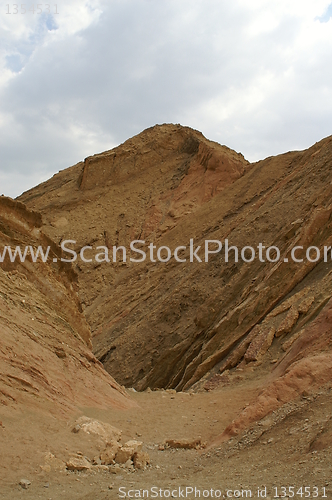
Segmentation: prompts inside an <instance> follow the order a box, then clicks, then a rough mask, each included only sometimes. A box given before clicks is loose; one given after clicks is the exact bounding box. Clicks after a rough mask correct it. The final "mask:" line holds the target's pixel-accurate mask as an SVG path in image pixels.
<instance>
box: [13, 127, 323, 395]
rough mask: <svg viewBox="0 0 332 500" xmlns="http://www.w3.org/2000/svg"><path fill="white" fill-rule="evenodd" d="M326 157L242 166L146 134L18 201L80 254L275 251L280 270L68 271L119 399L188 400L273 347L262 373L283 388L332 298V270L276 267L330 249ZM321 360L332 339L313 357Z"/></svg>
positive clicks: (169, 135) (164, 267)
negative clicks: (123, 389)
mask: <svg viewBox="0 0 332 500" xmlns="http://www.w3.org/2000/svg"><path fill="white" fill-rule="evenodd" d="M331 153H332V139H331V138H327V139H324V140H323V141H321V142H320V143H318V144H316V145H314V146H313V147H311V148H310V149H309V150H306V151H302V152H291V153H286V154H284V155H280V156H278V157H271V158H267V159H266V160H263V161H260V162H257V163H255V164H249V163H248V162H247V161H246V160H245V159H244V158H243V156H242V155H240V154H237V153H235V152H234V151H231V150H229V149H228V148H226V147H225V146H220V145H218V144H216V143H212V142H210V141H208V140H207V139H205V138H204V137H203V136H202V135H201V134H200V133H199V132H197V131H195V130H191V129H189V128H186V127H181V126H179V125H176V126H174V125H162V126H155V127H153V128H151V129H148V130H146V131H144V132H142V133H141V134H139V135H138V136H136V137H134V138H132V139H130V140H128V141H126V142H125V143H124V144H123V145H121V146H119V147H117V148H115V149H114V150H111V151H108V152H106V153H102V154H99V155H95V156H93V157H90V158H87V159H86V160H85V161H84V163H79V164H77V165H75V166H74V167H71V168H69V169H67V170H65V171H62V172H60V173H59V174H57V175H55V176H54V177H53V178H52V179H51V180H50V181H47V182H46V183H43V184H42V185H40V186H38V187H37V188H35V189H33V190H31V191H29V192H27V193H25V194H24V195H23V196H22V197H21V200H22V201H24V202H25V203H26V204H27V205H28V206H29V207H31V208H33V209H35V210H38V211H40V212H41V213H42V215H43V230H44V231H45V232H46V233H47V234H48V235H49V236H50V237H52V238H53V239H55V240H56V241H57V242H59V243H60V242H61V241H62V240H64V239H71V240H75V241H76V242H77V243H76V249H77V250H79V249H80V248H82V247H83V246H85V245H90V246H93V247H97V246H98V245H104V246H106V247H108V248H110V249H111V247H112V246H113V245H124V246H126V247H127V248H128V247H129V243H130V241H131V240H133V239H139V240H144V241H146V244H148V243H150V242H153V243H154V244H155V245H156V246H157V248H158V247H159V246H162V245H167V246H168V247H170V248H171V249H174V248H176V247H177V246H179V245H187V250H186V251H184V256H185V255H187V256H188V248H189V240H190V239H191V238H192V239H193V240H194V242H195V247H196V246H197V245H201V246H202V247H203V248H204V240H206V239H210V240H220V241H224V240H225V238H228V240H229V242H230V245H237V246H238V247H239V248H240V249H241V248H243V247H244V246H246V245H250V246H252V247H255V248H256V247H257V245H258V244H259V243H262V244H263V245H264V246H266V247H268V246H270V245H276V246H278V248H279V249H280V253H281V260H280V261H279V262H277V263H272V262H268V261H266V260H265V262H260V261H259V260H258V259H256V260H255V261H253V262H251V263H245V262H242V261H241V260H240V261H239V262H238V263H235V262H232V261H230V262H229V263H225V262H224V261H223V260H222V258H221V255H219V254H216V255H211V256H210V259H209V262H202V263H200V262H197V261H196V262H193V263H191V262H188V260H189V259H187V262H186V263H178V262H175V261H174V259H172V260H171V261H169V262H168V263H161V262H156V263H151V262H148V261H146V262H144V263H133V262H128V260H127V262H117V263H113V262H110V263H105V262H104V263H96V262H95V261H93V262H91V263H84V262H81V261H77V263H76V271H77V273H78V285H79V296H80V301H81V303H82V306H83V308H84V314H85V317H86V319H87V321H88V323H89V325H90V326H91V330H92V341H93V350H94V352H95V354H96V356H97V357H98V358H99V359H100V360H101V361H102V362H103V364H104V366H105V368H106V369H107V370H108V371H109V373H111V374H112V375H113V376H114V377H115V379H116V380H118V381H119V382H120V383H122V384H124V385H125V386H127V387H130V386H134V387H135V388H136V389H139V390H142V389H146V388H147V387H151V388H154V387H169V388H176V389H178V390H181V389H186V388H189V387H191V386H193V384H195V383H197V382H199V381H200V380H202V377H205V380H207V379H209V378H211V377H212V376H213V375H214V374H215V373H217V372H218V371H219V370H221V371H223V370H226V369H229V368H234V367H235V366H236V365H238V364H239V363H240V362H241V361H242V360H243V359H245V365H247V364H250V363H251V364H252V363H255V362H257V359H258V357H259V356H261V357H263V358H264V354H265V352H266V351H267V350H268V348H269V346H270V344H271V343H272V348H273V349H275V351H276V352H275V356H274V357H275V359H274V361H275V363H274V364H273V365H271V372H272V374H275V375H276V376H280V375H281V373H283V372H282V370H285V369H286V368H287V366H288V364H292V363H293V362H294V360H295V359H300V358H301V356H302V354H303V356H307V355H308V353H307V352H306V353H305V351H304V350H303V349H302V348H301V346H302V344H303V342H304V340H303V339H304V338H305V336H306V335H307V331H308V330H307V329H306V328H305V327H307V326H308V325H309V324H310V322H311V321H312V320H313V319H314V318H315V317H316V316H317V315H318V314H319V312H320V311H321V309H322V307H323V306H324V305H325V304H326V303H327V302H328V300H329V298H330V297H331V293H330V289H331V286H330V283H331V275H330V270H331V264H330V262H328V263H324V262H308V261H305V262H303V263H295V262H292V261H291V259H289V261H288V262H284V258H285V257H286V256H287V258H288V257H289V253H290V250H291V248H292V247H293V246H295V245H303V246H304V247H309V246H311V245H316V246H318V247H320V248H322V246H323V245H328V244H331V242H332V240H331V220H330V214H331V211H332V198H331V195H332V184H331V182H332V155H331ZM200 256H201V258H202V254H200ZM136 257H137V256H136ZM194 260H195V259H194ZM203 260H204V257H203ZM285 325H286V326H285ZM271 332H272V338H271ZM273 332H275V335H274V334H273ZM298 332H301V334H300V335H299V336H298ZM267 337H268V338H267ZM295 337H298V338H297V340H296V341H295V340H294V339H295ZM255 339H256V340H255ZM266 339H267V340H266ZM273 339H274V340H273ZM291 339H293V340H294V342H295V344H294V346H293V347H291ZM254 340H255V343H254ZM286 340H287V341H288V340H289V342H288V344H286V342H285V341H286ZM272 341H273V342H272ZM241 342H242V344H240V343H241ZM263 344H264V345H265V348H264V346H263ZM262 346H263V347H262ZM285 346H288V348H287V349H285ZM247 349H249V351H248V353H247V354H246V351H247ZM264 349H265V352H263V351H264ZM290 349H292V351H291V353H293V352H295V350H296V352H297V355H296V356H295V357H294V355H292V354H291V353H289V352H288V351H289V350H290ZM321 349H323V351H324V350H325V349H329V342H328V339H326V342H325V344H324V346H323V345H320V346H318V345H317V344H314V345H312V352H311V354H314V353H316V350H318V352H320V350H321ZM259 350H260V352H258V351H259ZM285 352H286V354H285ZM283 357H285V358H284V360H283V362H282V364H280V366H279V361H280V360H281V358H283ZM287 363H288V364H287ZM282 367H283V368H282ZM326 376H327V375H326ZM216 383H218V377H214V378H213V379H212V382H211V384H210V385H209V386H207V387H210V388H211V387H213V386H214V385H215V384H216Z"/></svg>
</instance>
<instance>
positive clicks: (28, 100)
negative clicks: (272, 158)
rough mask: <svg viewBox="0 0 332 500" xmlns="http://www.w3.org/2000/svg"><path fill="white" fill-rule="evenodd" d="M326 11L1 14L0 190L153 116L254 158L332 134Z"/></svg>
mask: <svg viewBox="0 0 332 500" xmlns="http://www.w3.org/2000/svg"><path fill="white" fill-rule="evenodd" d="M329 9H330V7H329V1H324V0H318V1H317V2H312V1H311V0H304V1H301V2H300V1H298V0H294V1H292V2H287V1H286V0H279V1H278V2H275V1H272V0H271V1H267V0H253V1H251V2H248V1H247V0H235V1H234V2H229V3H224V2H220V0H181V2H178V1H175V0H167V1H163V2H154V1H150V0H112V2H106V1H102V0H101V1H97V0H96V1H90V2H82V1H78V0H77V1H76V0H67V2H64V1H62V2H58V11H59V14H58V15H57V16H55V15H54V16H53V21H52V23H53V24H52V23H51V21H50V20H48V21H47V19H46V18H45V19H44V21H43V22H41V21H40V20H39V23H38V22H37V20H36V19H37V18H36V15H35V17H33V15H32V14H30V17H28V14H26V15H25V17H24V16H23V15H22V16H21V17H20V18H19V17H16V18H15V19H16V21H15V19H14V18H12V19H11V20H6V19H5V20H3V18H4V16H2V17H1V22H0V37H1V40H3V41H4V42H5V43H3V44H2V47H4V48H3V49H2V51H1V52H0V70H1V69H3V72H1V77H0V98H1V102H2V104H1V106H0V148H1V158H2V160H1V167H0V183H1V184H0V191H4V192H6V193H8V194H11V195H17V194H19V193H20V192H21V191H22V190H23V189H26V188H27V182H26V180H27V179H29V176H30V179H31V184H30V186H32V185H34V183H35V182H36V179H37V178H39V177H43V178H44V177H45V176H46V177H47V176H48V175H52V173H54V172H55V171H58V170H59V169H62V168H65V167H66V166H69V165H70V164H73V163H76V162H77V161H79V160H81V159H83V158H84V156H87V155H89V154H94V153H96V152H98V151H102V150H104V149H109V148H111V147H112V146H114V145H115V144H116V143H119V142H121V141H123V140H125V139H126V138H128V137H130V136H132V135H133V134H136V133H138V132H140V131H141V130H142V129H144V128H145V127H149V126H151V125H154V124H155V123H163V122H175V123H182V124H185V125H189V126H192V127H194V128H197V129H199V130H202V132H203V133H204V134H205V135H206V136H207V137H209V138H211V139H214V140H217V141H219V142H221V143H223V144H227V145H228V146H230V147H233V148H234V149H236V150H240V151H242V153H243V154H244V155H245V156H246V157H247V158H249V159H250V160H256V159H258V158H261V157H264V156H268V155H271V154H277V153H281V152H284V151H285V150H288V149H294V148H304V147H307V146H309V145H310V144H312V143H314V142H315V141H317V140H319V139H321V138H323V137H324V136H326V135H329V134H331V133H332V123H331V116H332V109H331V108H332V95H331V94H332V70H331V69H330V66H331V65H330V61H331V59H332V30H331V23H332V20H327V13H328V12H329ZM7 17H9V16H7ZM23 17H24V19H23ZM15 22H16V24H15ZM47 23H48V24H47ZM52 27H53V28H52ZM50 28H52V29H50ZM55 28H56V29H55ZM15 54H16V56H17V57H18V56H19V57H20V58H21V59H15V57H16V56H15ZM8 56H13V58H12V59H8ZM9 63H10V64H12V68H11V69H10V68H8V64H9ZM20 63H21V64H22V69H21V70H20V71H17V69H16V70H15V67H14V66H15V64H16V65H17V64H18V65H19V64H20ZM10 64H9V65H10ZM6 68H7V69H6ZM38 176H39V177H38ZM13 178H14V179H16V182H13Z"/></svg>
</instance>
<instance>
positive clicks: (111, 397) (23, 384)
mask: <svg viewBox="0 0 332 500" xmlns="http://www.w3.org/2000/svg"><path fill="white" fill-rule="evenodd" d="M41 226H42V219H41V216H40V214H38V213H36V212H34V211H31V210H29V209H27V208H26V207H25V206H24V205H23V204H22V203H20V202H19V201H14V200H11V199H10V198H6V197H1V198H0V245H1V253H2V251H3V248H4V247H5V246H10V247H12V248H15V247H17V246H20V247H21V248H24V247H25V246H30V245H31V246H32V247H33V248H37V247H38V246H48V245H50V246H51V254H50V258H52V260H53V258H54V259H55V258H57V257H60V256H61V248H60V247H58V246H57V245H56V244H55V243H54V242H53V241H51V240H50V239H49V238H48V237H47V236H46V235H45V234H44V233H43V232H42V230H41ZM1 260H2V262H0V283H1V285H0V290H1V292H0V304H1V306H0V311H1V314H0V328H1V351H0V402H1V405H3V406H5V407H8V408H10V407H16V408H17V407H19V408H21V409H22V410H23V409H24V410H27V409H28V408H30V409H32V408H35V407H36V406H37V407H40V409H43V407H44V408H45V410H46V408H47V407H52V411H53V413H54V414H56V415H65V414H66V413H67V414H68V412H72V411H73V410H75V409H77V408H78V407H84V406H97V407H101V408H103V407H105V408H106V407H108V406H109V405H114V406H115V407H119V408H128V407H131V403H130V402H129V400H128V398H127V397H126V395H125V392H124V390H123V388H122V387H121V386H119V384H117V383H116V382H115V380H114V379H113V378H112V377H111V376H110V375H109V374H108V373H106V372H105V370H104V369H103V367H102V365H101V363H100V362H99V361H98V360H97V358H96V357H95V356H94V355H93V354H92V352H91V332H90V327H89V325H88V324H87V322H86V319H85V317H84V315H83V314H82V311H81V306H80V303H79V300H78V295H77V277H76V275H75V272H74V271H73V269H72V268H71V266H70V264H69V265H68V264H63V263H61V262H60V260H59V261H58V264H55V263H53V264H49V263H46V262H45V263H44V262H32V259H31V257H30V258H27V259H26V260H25V261H24V262H21V261H20V259H16V260H15V262H11V260H10V259H9V257H8V255H6V256H5V258H2V259H1Z"/></svg>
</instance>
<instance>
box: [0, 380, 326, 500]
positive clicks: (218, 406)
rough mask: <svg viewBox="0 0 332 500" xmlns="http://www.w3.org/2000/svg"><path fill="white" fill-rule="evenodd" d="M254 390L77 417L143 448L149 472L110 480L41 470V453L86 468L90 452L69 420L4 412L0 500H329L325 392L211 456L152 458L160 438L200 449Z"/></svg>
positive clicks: (243, 385)
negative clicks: (72, 459) (196, 443)
mask: <svg viewBox="0 0 332 500" xmlns="http://www.w3.org/2000/svg"><path fill="white" fill-rule="evenodd" d="M259 384H262V380H260V382H259V380H258V379H257V381H256V385H255V384H253V383H252V381H246V380H239V381H238V383H237V384H235V385H233V386H231V387H230V386H227V387H221V388H219V389H217V390H214V391H211V392H205V391H204V392H198V393H195V394H194V393H174V392H173V391H163V390H162V391H152V392H150V391H145V392H143V393H135V392H133V391H130V390H129V391H128V394H129V395H130V396H131V397H132V398H133V399H134V400H135V401H136V402H137V403H138V405H139V408H137V409H135V410H133V409H131V410H126V411H123V410H121V411H120V410H97V409H94V408H84V409H82V413H84V414H85V415H87V416H89V417H92V418H96V419H98V420H101V421H103V422H108V423H111V424H112V425H114V426H116V427H118V428H120V429H122V431H123V436H122V441H123V442H124V441H126V440H127V439H139V440H141V441H143V443H144V449H145V451H147V452H148V453H149V455H150V458H151V465H150V466H149V467H148V468H147V469H146V470H144V471H143V470H136V471H128V470H127V469H125V468H123V469H121V470H120V471H118V473H116V474H115V473H113V472H112V470H113V471H114V468H112V467H111V468H110V470H108V471H98V472H90V471H89V472H69V471H64V472H56V471H54V470H51V471H50V472H47V471H44V470H42V469H41V467H40V466H41V465H43V464H44V462H45V460H44V456H45V453H47V452H51V453H53V454H54V455H55V456H56V457H57V458H60V459H62V460H65V459H66V457H68V455H69V454H70V453H74V452H77V451H80V452H81V453H83V454H84V455H85V456H87V457H89V458H90V459H91V458H93V456H94V455H96V453H97V452H98V449H97V448H98V447H97V445H96V444H95V442H94V440H93V438H92V437H88V436H82V434H81V433H78V434H74V433H72V432H71V429H72V426H73V423H74V421H75V418H76V417H77V416H78V415H71V416H70V417H69V418H68V417H66V418H65V417H64V418H62V419H59V418H55V417H51V416H50V414H49V413H47V411H45V413H44V414H41V413H38V414H37V413H36V412H34V410H33V408H30V409H29V410H27V411H26V412H24V413H23V414H22V413H19V412H17V411H16V410H15V409H9V408H7V409H6V411H3V412H2V416H1V422H2V425H1V427H0V436H1V451H0V457H1V466H0V467H1V469H0V471H1V490H0V498H1V499H6V500H7V499H8V500H9V499H16V498H26V499H39V498H40V499H46V500H49V499H52V500H57V499H60V498H61V499H63V500H64V499H68V500H69V499H91V500H99V499H106V498H110V499H113V498H114V499H116V498H130V497H131V498H143V494H144V495H145V496H144V498H167V497H170V498H181V494H182V495H184V498H186V494H187V498H195V487H196V488H197V490H196V498H218V496H220V497H221V498H227V497H228V498H231V497H233V498H236V497H241V498H243V497H246V496H247V497H249V496H250V494H251V498H259V497H258V488H260V489H262V488H263V494H264V492H265V489H264V488H265V487H266V488H267V489H266V498H270V499H272V498H278V495H279V497H280V498H292V493H293V489H292V488H293V487H294V498H309V493H310V498H332V484H330V481H331V463H332V460H331V459H332V456H331V455H332V453H331V436H332V425H331V419H330V415H331V410H332V398H331V389H330V387H329V386H326V387H325V388H322V389H321V390H320V391H319V392H316V393H312V394H308V395H307V396H302V397H301V398H300V399H298V400H296V401H293V402H292V403H289V404H286V405H284V406H282V407H281V408H280V409H279V410H277V411H275V412H274V413H273V414H271V415H269V416H267V417H265V419H263V421H261V422H258V423H256V424H254V425H252V426H251V427H250V429H247V431H246V432H245V433H244V434H241V435H240V436H237V437H236V438H232V439H231V440H230V441H227V442H225V443H223V444H222V445H221V446H219V447H218V448H211V449H210V448H206V449H203V450H182V449H179V450H172V449H166V450H164V451H161V450H159V449H158V446H159V445H160V444H161V443H163V442H164V441H165V439H168V438H190V439H195V438H198V437H201V439H202V441H206V442H207V443H210V442H211V441H213V439H215V437H216V436H218V435H219V434H221V433H222V431H223V430H224V429H225V427H226V426H227V425H228V424H229V423H230V422H231V421H232V419H233V418H234V417H235V416H236V415H237V414H238V413H239V411H241V410H242V409H243V408H244V407H245V406H246V405H248V404H251V403H252V402H253V401H254V400H255V398H256V397H257V394H258V393H259V391H260V385H259ZM49 410H50V411H51V408H50V409H49ZM80 414H81V413H80ZM17 429H19V431H18V430H17ZM21 479H28V480H29V481H30V482H31V485H30V486H29V487H28V488H27V489H23V488H22V487H21V486H20V485H19V481H20V480H21ZM152 487H155V488H157V489H156V490H151V488H152ZM276 487H277V488H278V490H275V489H274V488H276ZM283 487H284V488H286V490H283V489H282V488H283ZM301 487H303V489H302V490H301V489H300V488H301ZM305 487H306V488H307V490H305ZM179 488H180V490H179ZM185 488H188V490H186V489H185ZM190 488H193V492H192V493H191V489H190ZM160 489H161V490H162V491H160ZM143 490H147V491H145V493H143ZM198 490H199V491H200V494H201V496H200V497H199V494H198ZM245 490H247V491H245ZM249 490H250V491H249ZM147 493H148V494H149V496H147ZM125 494H126V495H127V496H126V497H125ZM203 494H204V495H205V496H203ZM129 495H131V496H129ZM156 495H158V496H156Z"/></svg>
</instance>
